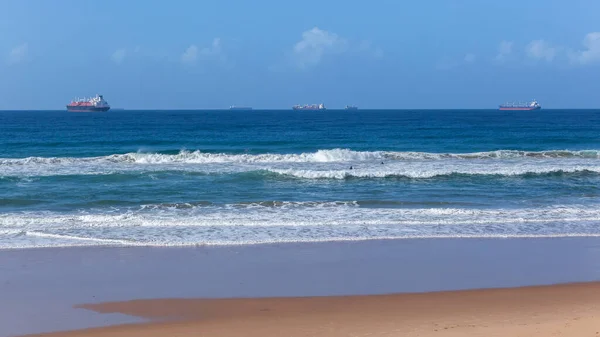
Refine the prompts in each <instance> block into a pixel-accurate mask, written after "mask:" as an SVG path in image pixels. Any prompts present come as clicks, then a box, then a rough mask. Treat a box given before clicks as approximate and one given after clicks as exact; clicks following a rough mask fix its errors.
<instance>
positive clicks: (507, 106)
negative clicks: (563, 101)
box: [498, 100, 542, 111]
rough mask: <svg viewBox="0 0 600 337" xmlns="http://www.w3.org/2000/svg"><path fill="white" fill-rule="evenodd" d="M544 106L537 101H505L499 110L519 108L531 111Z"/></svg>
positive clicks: (519, 109)
mask: <svg viewBox="0 0 600 337" xmlns="http://www.w3.org/2000/svg"><path fill="white" fill-rule="evenodd" d="M541 108H542V106H541V105H540V104H539V103H538V102H537V101H536V100H533V101H531V102H524V103H504V104H501V105H500V107H499V108H498V109H499V110H518V111H531V110H540V109H541Z"/></svg>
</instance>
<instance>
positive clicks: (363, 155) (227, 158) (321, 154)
mask: <svg viewBox="0 0 600 337" xmlns="http://www.w3.org/2000/svg"><path fill="white" fill-rule="evenodd" d="M519 158H541V159H548V158H583V159H600V150H579V151H570V150H549V151H537V152H536V151H517V150H497V151H488V152H472V153H430V152H395V151H353V150H349V149H331V150H318V151H316V152H311V153H300V154H276V153H265V154H226V153H206V152H201V151H187V150H182V151H180V152H179V153H177V154H162V153H143V152H137V153H125V154H112V155H108V156H101V157H82V158H79V157H27V158H0V165H4V166H8V165H28V164H43V165H60V164H77V163H136V164H168V163H189V164H204V163H274V162H290V163H330V162H353V161H371V160H440V159H519Z"/></svg>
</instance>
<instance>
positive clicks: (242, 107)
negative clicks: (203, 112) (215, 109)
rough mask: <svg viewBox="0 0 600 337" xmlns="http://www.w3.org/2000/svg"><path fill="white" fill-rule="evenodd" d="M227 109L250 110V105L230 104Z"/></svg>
mask: <svg viewBox="0 0 600 337" xmlns="http://www.w3.org/2000/svg"><path fill="white" fill-rule="evenodd" d="M229 110H252V107H249V106H235V105H232V106H230V107H229Z"/></svg>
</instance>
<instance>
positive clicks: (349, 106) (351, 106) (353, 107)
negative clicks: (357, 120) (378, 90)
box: [346, 105, 358, 110]
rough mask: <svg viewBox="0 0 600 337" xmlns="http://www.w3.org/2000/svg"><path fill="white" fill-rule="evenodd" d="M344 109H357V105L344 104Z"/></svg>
mask: <svg viewBox="0 0 600 337" xmlns="http://www.w3.org/2000/svg"><path fill="white" fill-rule="evenodd" d="M346 110H358V107H357V106H355V105H346Z"/></svg>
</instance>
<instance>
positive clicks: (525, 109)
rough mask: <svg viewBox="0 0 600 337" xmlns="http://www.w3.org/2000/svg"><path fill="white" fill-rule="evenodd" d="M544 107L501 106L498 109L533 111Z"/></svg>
mask: <svg viewBox="0 0 600 337" xmlns="http://www.w3.org/2000/svg"><path fill="white" fill-rule="evenodd" d="M541 108H542V107H540V106H537V107H533V108H530V107H500V108H498V110H502V111H533V110H540V109H541Z"/></svg>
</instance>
